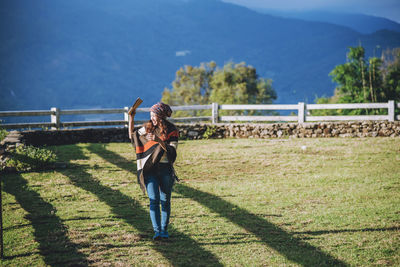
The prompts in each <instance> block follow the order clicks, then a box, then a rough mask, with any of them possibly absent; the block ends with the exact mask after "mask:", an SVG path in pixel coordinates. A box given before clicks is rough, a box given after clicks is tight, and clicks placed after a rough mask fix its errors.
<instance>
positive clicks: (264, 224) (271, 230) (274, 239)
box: [89, 144, 347, 266]
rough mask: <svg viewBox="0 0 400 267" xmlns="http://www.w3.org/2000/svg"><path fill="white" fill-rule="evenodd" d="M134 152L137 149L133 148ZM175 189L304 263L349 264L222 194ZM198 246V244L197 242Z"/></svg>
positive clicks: (101, 150)
mask: <svg viewBox="0 0 400 267" xmlns="http://www.w3.org/2000/svg"><path fill="white" fill-rule="evenodd" d="M89 150H90V151H92V152H93V153H96V154H97V155H99V156H100V157H102V158H103V159H105V160H107V161H108V162H110V163H113V164H115V165H116V166H118V167H120V168H122V169H125V170H128V171H129V168H128V169H127V168H126V166H127V165H128V163H129V164H132V163H131V162H129V161H128V160H126V159H125V158H123V157H121V156H120V155H118V154H116V153H114V152H112V151H108V150H106V149H105V147H104V146H103V147H100V146H98V145H94V144H92V145H90V146H89ZM132 153H133V152H132ZM175 192H176V193H178V194H180V195H181V196H183V197H187V198H190V199H192V200H195V201H197V202H198V203H200V204H201V205H203V206H205V207H208V208H209V209H210V210H212V211H214V212H216V213H218V214H220V215H221V216H223V217H225V218H227V219H228V220H230V221H231V222H232V223H234V224H236V225H238V226H240V227H242V228H244V229H246V230H247V231H249V232H251V233H253V234H254V235H256V236H257V237H258V238H260V239H261V240H262V242H263V243H265V244H266V245H268V246H269V247H270V248H272V249H274V250H276V251H277V252H278V253H280V254H281V255H283V256H284V257H286V258H287V259H288V260H291V261H293V262H295V263H298V264H301V265H303V266H333V265H335V266H347V264H346V263H345V262H343V261H340V260H338V259H336V258H334V257H333V256H331V255H329V254H328V253H326V252H323V251H321V250H320V249H319V248H317V247H314V246H312V245H310V244H308V243H306V242H304V241H302V240H301V239H300V238H296V237H294V236H293V234H290V233H288V232H286V231H284V230H283V229H281V228H279V227H278V226H276V225H274V224H273V223H271V222H269V221H267V220H266V219H264V218H261V217H259V216H257V215H254V214H252V213H250V212H248V211H246V210H244V209H242V208H240V207H238V206H236V205H234V204H232V203H230V202H228V201H226V200H223V199H222V198H220V197H218V196H215V195H212V194H210V193H207V192H203V191H200V190H197V189H194V188H191V187H189V186H187V185H183V184H176V185H175ZM196 246H197V244H196Z"/></svg>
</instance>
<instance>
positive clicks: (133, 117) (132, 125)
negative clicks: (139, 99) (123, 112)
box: [128, 112, 135, 140]
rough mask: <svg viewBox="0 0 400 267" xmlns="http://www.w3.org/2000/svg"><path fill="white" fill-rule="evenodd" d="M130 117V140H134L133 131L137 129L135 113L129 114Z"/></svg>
mask: <svg viewBox="0 0 400 267" xmlns="http://www.w3.org/2000/svg"><path fill="white" fill-rule="evenodd" d="M128 117H129V125H128V136H129V139H131V140H132V136H133V129H134V128H135V112H132V113H131V114H129V115H128Z"/></svg>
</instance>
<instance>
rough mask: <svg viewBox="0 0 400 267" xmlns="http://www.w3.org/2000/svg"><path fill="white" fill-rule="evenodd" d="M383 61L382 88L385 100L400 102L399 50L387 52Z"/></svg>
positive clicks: (383, 56)
mask: <svg viewBox="0 0 400 267" xmlns="http://www.w3.org/2000/svg"><path fill="white" fill-rule="evenodd" d="M382 59H383V67H384V69H383V87H384V88H385V91H384V92H385V94H384V96H385V98H386V99H387V100H395V101H400V48H395V49H393V50H387V51H385V52H384V53H383V55H382Z"/></svg>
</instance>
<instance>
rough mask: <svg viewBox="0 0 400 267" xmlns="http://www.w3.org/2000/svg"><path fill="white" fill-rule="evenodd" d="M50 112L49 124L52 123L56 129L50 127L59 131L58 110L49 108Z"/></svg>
mask: <svg viewBox="0 0 400 267" xmlns="http://www.w3.org/2000/svg"><path fill="white" fill-rule="evenodd" d="M50 110H51V111H52V114H51V115H50V116H51V123H54V124H55V125H56V127H51V129H52V130H58V129H60V109H59V108H51V109H50Z"/></svg>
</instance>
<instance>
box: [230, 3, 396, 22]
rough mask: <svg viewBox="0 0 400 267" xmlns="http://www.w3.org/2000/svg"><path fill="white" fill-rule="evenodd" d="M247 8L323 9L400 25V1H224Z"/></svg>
mask: <svg viewBox="0 0 400 267" xmlns="http://www.w3.org/2000/svg"><path fill="white" fill-rule="evenodd" d="M223 1H224V2H230V3H235V4H239V5H243V6H247V7H252V8H254V7H262V8H270V9H279V10H292V11H293V10H299V11H306V10H313V9H323V10H331V11H342V12H343V11H344V12H350V13H361V14H367V15H374V16H378V17H384V18H388V19H391V20H394V21H396V22H398V23H400V0H223Z"/></svg>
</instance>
